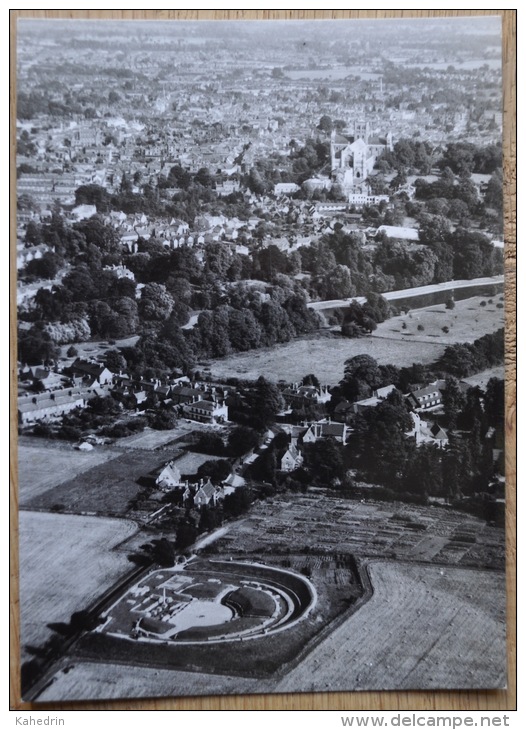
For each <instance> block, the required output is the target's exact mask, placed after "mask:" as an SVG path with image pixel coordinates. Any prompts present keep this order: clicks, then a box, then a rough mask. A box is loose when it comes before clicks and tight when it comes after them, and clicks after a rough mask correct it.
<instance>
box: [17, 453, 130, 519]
mask: <svg viewBox="0 0 526 730" xmlns="http://www.w3.org/2000/svg"><path fill="white" fill-rule="evenodd" d="M27 441H28V439H26V442H27ZM32 441H33V443H34V444H35V445H34V446H33V445H31V446H30V445H28V444H27V443H20V444H19V447H18V494H19V503H20V506H21V507H25V506H27V504H29V502H30V501H31V500H32V499H34V498H35V497H39V496H40V495H42V494H44V493H45V492H47V491H48V490H50V489H52V488H53V487H55V486H57V485H58V484H61V483H62V482H65V481H68V480H70V479H72V478H74V477H78V476H80V475H81V474H83V473H84V472H86V471H88V470H89V469H92V468H93V467H94V466H97V465H99V464H103V463H105V462H107V461H110V460H111V459H114V458H115V457H116V456H119V453H118V452H115V451H112V450H111V449H109V448H100V447H98V448H96V449H94V450H93V451H88V452H84V451H75V450H74V449H73V446H71V445H70V444H65V443H60V442H56V441H55V442H44V443H42V440H41V439H33V440H32Z"/></svg>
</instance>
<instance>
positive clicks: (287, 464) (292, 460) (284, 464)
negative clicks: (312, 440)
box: [281, 443, 303, 471]
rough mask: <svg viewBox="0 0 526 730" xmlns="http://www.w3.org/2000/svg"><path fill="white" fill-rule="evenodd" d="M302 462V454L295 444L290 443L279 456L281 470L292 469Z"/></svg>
mask: <svg viewBox="0 0 526 730" xmlns="http://www.w3.org/2000/svg"><path fill="white" fill-rule="evenodd" d="M302 464H303V456H302V455H301V452H300V450H299V449H298V447H297V446H296V444H294V443H291V445H290V446H289V448H288V449H287V450H286V451H285V453H284V454H283V456H282V457H281V471H294V469H297V468H298V467H300V466H301V465H302Z"/></svg>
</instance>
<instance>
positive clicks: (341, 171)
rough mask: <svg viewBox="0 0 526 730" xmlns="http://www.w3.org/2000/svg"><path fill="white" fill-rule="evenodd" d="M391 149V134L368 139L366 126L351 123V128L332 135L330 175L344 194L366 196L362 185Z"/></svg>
mask: <svg viewBox="0 0 526 730" xmlns="http://www.w3.org/2000/svg"><path fill="white" fill-rule="evenodd" d="M392 149H393V140H392V135H391V132H389V133H388V134H387V135H386V136H385V137H374V136H372V135H371V130H370V126H369V122H354V125H353V127H352V128H349V129H346V130H343V132H342V134H338V133H337V132H336V131H335V130H333V132H332V135H331V172H332V178H333V181H334V183H335V184H336V185H339V186H340V187H341V189H342V191H343V192H344V193H353V192H366V191H367V188H368V185H365V183H366V180H367V178H368V177H369V175H370V173H371V172H372V169H373V167H374V165H375V162H376V160H377V158H378V157H380V155H382V154H383V153H384V152H385V151H386V150H392Z"/></svg>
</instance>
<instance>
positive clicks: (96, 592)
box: [20, 511, 137, 658]
mask: <svg viewBox="0 0 526 730" xmlns="http://www.w3.org/2000/svg"><path fill="white" fill-rule="evenodd" d="M136 529H137V527H136V525H135V523H133V522H131V521H129V520H112V519H104V518H95V517H81V516H79V515H59V514H41V513H38V512H26V511H21V512H20V614H21V642H20V643H21V646H22V650H23V653H24V655H25V658H27V646H28V645H31V646H32V645H37V646H38V645H40V644H41V643H42V642H44V641H45V640H46V639H47V638H48V636H49V635H50V633H51V631H50V629H49V628H48V627H47V624H48V623H50V622H57V621H65V622H67V621H69V619H70V617H71V614H72V613H73V612H74V611H79V610H82V609H85V608H87V607H88V605H89V604H90V603H91V602H92V601H93V600H94V599H95V598H96V597H97V596H100V595H101V594H102V593H103V592H104V591H105V590H107V589H108V588H109V587H111V586H112V585H113V584H114V583H115V581H116V580H117V579H118V578H119V577H120V576H122V575H124V574H125V573H126V572H128V571H129V570H130V569H131V568H132V565H131V563H130V562H129V561H128V559H127V552H126V551H123V552H120V551H116V550H112V548H113V547H114V546H115V545H118V544H119V543H120V542H121V541H122V540H125V539H126V538H127V537H129V536H130V535H132V534H133V533H134V532H135V530H136Z"/></svg>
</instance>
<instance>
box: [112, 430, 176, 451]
mask: <svg viewBox="0 0 526 730" xmlns="http://www.w3.org/2000/svg"><path fill="white" fill-rule="evenodd" d="M187 433H188V429H185V428H179V427H177V428H171V429H170V430H168V431H156V430H155V429H153V428H145V429H144V431H142V432H141V433H134V434H132V435H131V436H126V437H125V438H123V439H119V441H118V442H117V446H118V447H119V449H144V450H145V451H155V449H158V448H160V447H162V446H167V445H168V444H171V443H172V441H175V440H176V439H178V438H180V437H181V436H184V435H186V434H187Z"/></svg>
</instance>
